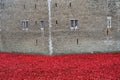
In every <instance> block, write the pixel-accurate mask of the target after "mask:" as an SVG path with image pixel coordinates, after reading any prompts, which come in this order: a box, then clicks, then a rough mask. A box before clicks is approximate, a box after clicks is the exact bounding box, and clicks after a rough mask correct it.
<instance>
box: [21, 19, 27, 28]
mask: <svg viewBox="0 0 120 80" xmlns="http://www.w3.org/2000/svg"><path fill="white" fill-rule="evenodd" d="M28 26H29V24H28V20H24V21H22V27H23V28H24V29H26V28H28Z"/></svg>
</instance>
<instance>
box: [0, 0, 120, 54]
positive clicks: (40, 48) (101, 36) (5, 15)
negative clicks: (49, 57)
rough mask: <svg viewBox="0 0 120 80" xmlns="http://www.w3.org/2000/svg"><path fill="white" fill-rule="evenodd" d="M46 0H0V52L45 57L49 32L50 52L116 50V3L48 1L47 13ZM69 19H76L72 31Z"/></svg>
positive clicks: (119, 30) (119, 26) (118, 44)
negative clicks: (24, 21)
mask: <svg viewBox="0 0 120 80" xmlns="http://www.w3.org/2000/svg"><path fill="white" fill-rule="evenodd" d="M48 1H49V0H48ZM48 1H47V0H29V1H28V0H1V2H0V6H2V7H1V8H0V30H1V31H0V50H1V51H7V52H25V53H43V54H49V52H50V49H49V48H50V46H49V45H50V44H49V40H50V36H49V35H50V32H51V41H52V46H51V47H53V53H81V52H82V53H84V52H104V51H120V35H119V34H120V24H119V22H120V18H119V17H120V15H119V14H120V10H119V9H120V7H119V1H118V0H50V1H51V2H50V4H51V5H50V6H51V7H50V11H49V10H48V9H49V6H48ZM49 13H50V14H49ZM50 15H51V16H50ZM107 17H111V26H112V27H111V28H110V29H107V26H108V24H109V23H107ZM50 18H51V21H50V22H51V24H50V22H49V20H50ZM23 20H28V30H23V27H22V21H23ZM71 20H77V23H74V24H75V25H77V26H76V28H75V29H72V27H71ZM40 21H44V29H43V30H41V27H40ZM50 25H51V26H52V27H51V28H50Z"/></svg>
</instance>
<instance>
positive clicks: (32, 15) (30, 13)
mask: <svg viewBox="0 0 120 80" xmlns="http://www.w3.org/2000/svg"><path fill="white" fill-rule="evenodd" d="M35 5H36V7H35ZM1 15H2V16H1V30H2V31H1V44H2V49H1V51H8V52H25V53H27V52H28V53H44V54H47V53H49V52H48V46H47V45H48V37H47V36H45V34H46V33H47V31H48V7H47V0H29V1H28V0H6V1H5V7H4V9H3V12H2V14H1ZM22 20H28V21H29V27H28V30H23V28H22V25H21V24H22ZM40 21H44V23H45V28H44V31H42V30H41V29H40V25H39V24H40Z"/></svg>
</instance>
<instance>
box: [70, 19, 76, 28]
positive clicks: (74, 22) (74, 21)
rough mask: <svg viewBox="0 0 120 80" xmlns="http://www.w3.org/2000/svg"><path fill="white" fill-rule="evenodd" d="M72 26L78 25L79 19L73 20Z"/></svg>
mask: <svg viewBox="0 0 120 80" xmlns="http://www.w3.org/2000/svg"><path fill="white" fill-rule="evenodd" d="M70 22H71V27H76V26H78V20H71V21H70Z"/></svg>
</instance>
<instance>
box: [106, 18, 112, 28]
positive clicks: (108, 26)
mask: <svg viewBox="0 0 120 80" xmlns="http://www.w3.org/2000/svg"><path fill="white" fill-rule="evenodd" d="M111 19H112V18H111V17H110V16H109V17H107V28H111V27H112V26H111Z"/></svg>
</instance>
